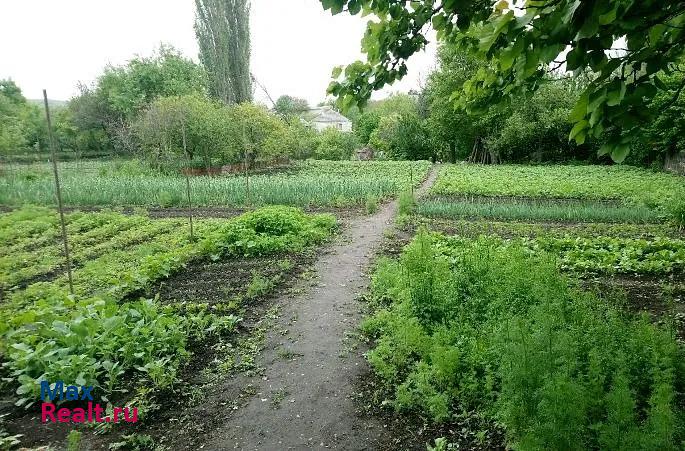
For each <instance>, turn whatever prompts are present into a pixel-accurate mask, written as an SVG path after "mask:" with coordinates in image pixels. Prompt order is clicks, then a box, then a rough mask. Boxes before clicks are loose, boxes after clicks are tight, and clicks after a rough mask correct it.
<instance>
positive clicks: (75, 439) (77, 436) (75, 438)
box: [67, 430, 83, 451]
mask: <svg viewBox="0 0 685 451" xmlns="http://www.w3.org/2000/svg"><path fill="white" fill-rule="evenodd" d="M82 436H83V434H82V433H81V432H79V431H77V430H72V431H70V432H69V435H67V451H79V450H80V449H81V437H82Z"/></svg>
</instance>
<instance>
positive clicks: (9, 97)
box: [0, 80, 47, 156]
mask: <svg viewBox="0 0 685 451" xmlns="http://www.w3.org/2000/svg"><path fill="white" fill-rule="evenodd" d="M0 124H2V126H0V155H2V156H6V155H12V154H17V153H20V152H28V151H29V150H31V149H33V147H34V146H44V145H45V144H46V142H47V138H46V132H47V130H46V129H45V128H44V127H45V121H44V118H43V116H42V115H41V110H40V109H39V108H38V107H37V106H36V105H33V104H31V103H28V102H27V101H26V98H25V97H24V95H23V94H22V93H21V89H19V87H18V86H17V85H16V83H14V82H13V81H12V80H0Z"/></svg>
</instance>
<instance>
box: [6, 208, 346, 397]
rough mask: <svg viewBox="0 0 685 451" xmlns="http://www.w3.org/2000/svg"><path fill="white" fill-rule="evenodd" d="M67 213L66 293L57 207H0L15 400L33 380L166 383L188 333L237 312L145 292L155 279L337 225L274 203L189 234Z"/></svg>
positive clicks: (299, 244) (204, 332) (272, 249)
mask: <svg viewBox="0 0 685 451" xmlns="http://www.w3.org/2000/svg"><path fill="white" fill-rule="evenodd" d="M66 219H67V229H68V233H69V236H70V238H71V241H72V246H73V255H74V268H75V269H74V271H73V280H74V295H70V292H69V288H68V282H67V278H66V276H64V275H63V269H64V268H63V259H61V258H60V256H59V249H58V247H57V244H56V240H55V238H56V237H57V235H58V234H59V227H58V216H57V213H56V212H55V211H54V210H52V209H47V208H40V207H26V208H22V209H18V210H15V211H12V212H10V213H5V214H2V215H0V236H2V238H3V241H2V242H3V246H2V252H1V256H0V259H1V260H0V261H1V262H2V271H3V276H2V280H3V287H2V288H3V290H4V298H5V299H4V300H3V302H2V304H0V356H1V358H2V362H3V365H2V372H3V382H2V383H3V384H4V385H5V386H7V387H8V388H10V389H11V390H12V391H15V393H16V402H17V405H18V406H30V405H31V404H32V403H34V402H35V401H36V400H37V399H38V395H39V384H38V382H37V381H39V380H49V381H56V380H64V381H73V383H76V384H79V385H93V386H94V387H96V392H97V393H99V395H101V396H103V397H104V398H105V399H107V397H109V396H110V395H111V394H112V393H114V392H117V391H118V390H120V389H121V388H122V386H125V385H126V386H127V385H134V386H136V385H139V386H142V384H146V385H147V387H148V389H150V387H152V388H151V389H152V390H154V389H161V388H165V387H169V386H170V385H172V384H173V383H174V382H175V381H176V379H177V377H178V371H179V368H181V366H182V365H183V364H184V362H186V361H187V359H188V357H189V355H190V350H189V343H190V342H191V341H198V340H202V339H206V338H207V337H209V336H212V335H216V334H227V333H228V334H230V333H231V331H233V330H234V328H235V326H236V324H237V323H238V321H239V318H238V317H236V316H235V315H233V314H224V313H222V312H221V311H217V310H215V309H213V308H210V307H208V306H207V305H206V304H197V305H194V306H193V308H192V309H191V308H187V306H184V305H175V304H173V303H170V304H169V303H162V302H160V300H159V299H158V298H152V297H151V295H152V294H153V292H154V290H153V287H154V286H155V285H156V284H158V283H159V282H160V281H161V280H164V279H166V278H167V277H169V276H170V275H171V274H173V273H176V272H179V271H181V270H182V269H183V268H184V267H185V266H186V265H188V264H189V263H191V262H194V261H202V260H215V261H218V260H224V261H225V260H230V259H237V258H245V257H254V256H265V255H277V254H288V253H295V252H300V251H302V250H304V249H307V248H310V247H312V246H314V245H316V244H318V243H321V242H322V241H323V240H325V239H327V237H329V236H330V235H331V233H332V232H333V231H334V229H335V227H336V220H335V218H334V217H333V216H331V215H328V214H318V215H307V214H305V213H303V212H302V211H301V210H299V209H297V208H294V207H281V206H273V207H264V208H262V209H258V210H255V211H252V212H249V213H245V214H243V215H240V216H238V217H236V218H233V219H230V220H218V219H208V220H200V221H197V222H196V223H195V236H194V238H195V239H194V240H191V239H190V235H189V233H188V232H189V231H188V228H187V226H186V225H185V224H184V223H183V222H181V221H179V220H175V219H163V220H151V219H149V218H148V217H145V216H142V215H130V216H126V215H123V214H121V213H115V212H111V211H103V212H96V213H81V212H74V213H71V214H69V215H67V218H66ZM146 393H148V394H149V392H146ZM132 402H135V400H133V401H132Z"/></svg>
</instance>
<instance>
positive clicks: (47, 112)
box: [43, 89, 74, 294]
mask: <svg viewBox="0 0 685 451" xmlns="http://www.w3.org/2000/svg"><path fill="white" fill-rule="evenodd" d="M43 103H44V104H45V118H46V119H47V122H48V138H49V140H50V151H51V152H52V170H53V172H54V174H55V194H57V208H58V209H59V222H60V224H61V225H62V242H63V243H64V257H65V258H66V261H67V276H68V277H69V292H70V293H71V294H74V281H73V279H72V277H71V257H69V241H68V240H67V227H66V225H65V223H64V208H63V207H62V191H61V188H60V185H59V173H58V171H57V152H56V150H55V147H56V146H57V143H56V142H55V136H54V135H53V133H52V121H50V107H49V106H48V93H47V91H46V90H45V89H43Z"/></svg>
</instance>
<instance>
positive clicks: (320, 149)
mask: <svg viewBox="0 0 685 451" xmlns="http://www.w3.org/2000/svg"><path fill="white" fill-rule="evenodd" d="M357 144H358V143H357V137H356V135H355V134H354V133H347V132H342V131H340V130H338V129H336V128H333V127H327V128H325V129H324V130H323V131H321V133H319V135H318V137H317V140H316V148H315V149H314V157H315V158H317V159H319V160H349V159H350V158H352V152H353V151H354V149H355V148H356V147H357Z"/></svg>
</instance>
